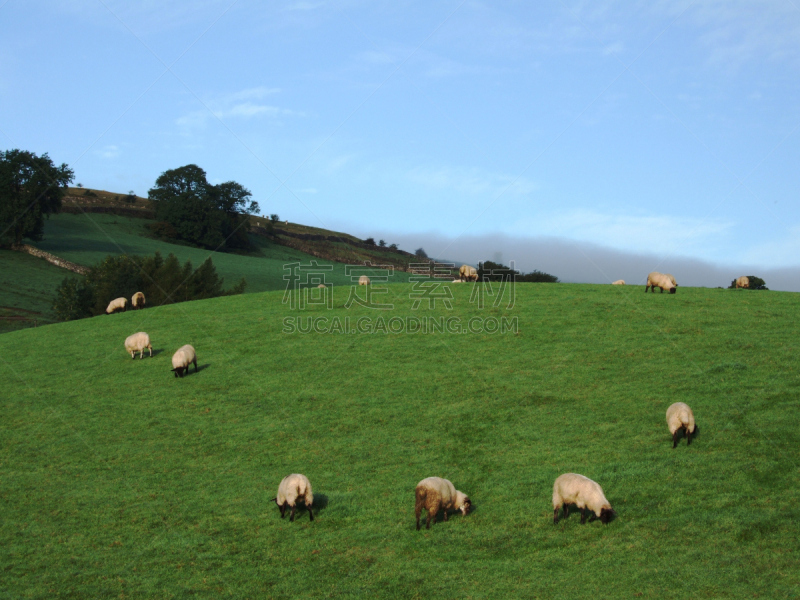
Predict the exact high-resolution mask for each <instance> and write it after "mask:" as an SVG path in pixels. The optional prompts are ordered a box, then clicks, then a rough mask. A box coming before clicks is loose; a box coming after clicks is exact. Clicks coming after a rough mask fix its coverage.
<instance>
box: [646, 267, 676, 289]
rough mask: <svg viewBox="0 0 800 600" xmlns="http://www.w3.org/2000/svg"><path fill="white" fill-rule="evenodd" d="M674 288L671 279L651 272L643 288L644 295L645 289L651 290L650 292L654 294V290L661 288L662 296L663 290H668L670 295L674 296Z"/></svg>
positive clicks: (656, 272)
mask: <svg viewBox="0 0 800 600" xmlns="http://www.w3.org/2000/svg"><path fill="white" fill-rule="evenodd" d="M675 286H676V284H674V283H672V279H670V277H669V276H668V275H664V274H663V273H659V272H658V271H653V272H652V273H650V274H649V275H648V276H647V285H646V286H644V293H645V294H646V293H647V288H651V291H652V292H653V293H654V294H655V293H656V288H661V293H662V294H663V293H664V290H669V293H670V294H674V293H675Z"/></svg>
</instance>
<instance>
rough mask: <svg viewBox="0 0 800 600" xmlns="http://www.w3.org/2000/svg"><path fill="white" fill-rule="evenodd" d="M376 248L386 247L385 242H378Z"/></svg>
mask: <svg viewBox="0 0 800 600" xmlns="http://www.w3.org/2000/svg"><path fill="white" fill-rule="evenodd" d="M378 246H380V247H381V248H385V247H386V240H381V241H379V242H378Z"/></svg>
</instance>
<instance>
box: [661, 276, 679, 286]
mask: <svg viewBox="0 0 800 600" xmlns="http://www.w3.org/2000/svg"><path fill="white" fill-rule="evenodd" d="M664 275H666V276H667V277H669V280H670V281H671V282H672V285H674V286H675V287H678V283H677V282H676V281H675V278H674V277H673V276H672V275H671V274H670V273H664Z"/></svg>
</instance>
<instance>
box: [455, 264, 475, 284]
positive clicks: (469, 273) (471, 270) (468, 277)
mask: <svg viewBox="0 0 800 600" xmlns="http://www.w3.org/2000/svg"><path fill="white" fill-rule="evenodd" d="M458 275H459V277H460V278H461V281H478V271H476V270H475V267H470V266H469V265H461V267H460V268H459V269H458Z"/></svg>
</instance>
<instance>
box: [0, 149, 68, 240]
mask: <svg viewBox="0 0 800 600" xmlns="http://www.w3.org/2000/svg"><path fill="white" fill-rule="evenodd" d="M74 176H75V175H74V173H73V172H72V169H70V168H69V167H68V166H67V165H66V164H62V165H61V166H60V167H57V166H55V165H54V164H53V161H52V160H50V157H49V156H48V155H47V153H45V154H42V155H41V156H36V154H34V153H33V152H27V151H23V150H7V151H6V152H0V238H6V239H10V241H11V242H12V243H13V244H15V245H19V244H21V243H22V238H29V239H31V240H41V239H42V235H43V233H44V217H45V216H48V217H49V216H50V215H51V214H52V213H57V212H58V211H59V210H61V199H62V198H63V197H64V195H65V194H66V192H67V185H68V184H69V183H70V182H71V181H72V179H73V178H74Z"/></svg>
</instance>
